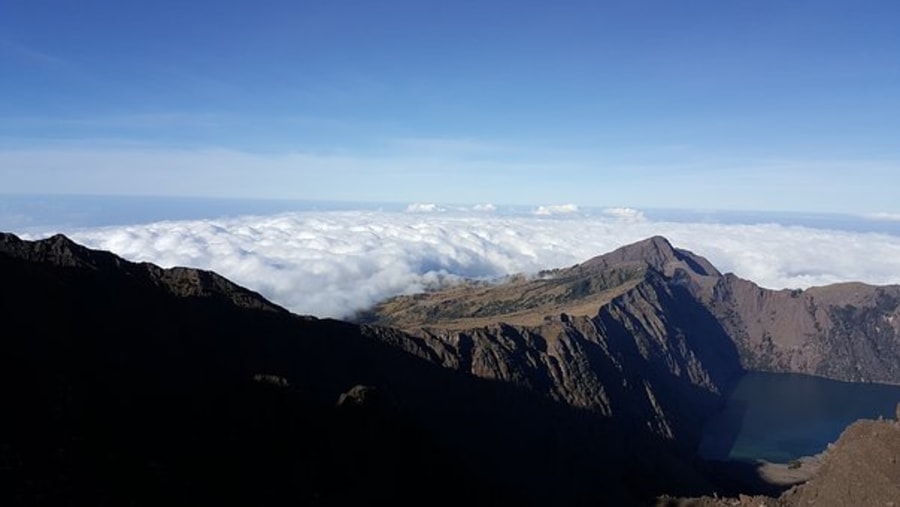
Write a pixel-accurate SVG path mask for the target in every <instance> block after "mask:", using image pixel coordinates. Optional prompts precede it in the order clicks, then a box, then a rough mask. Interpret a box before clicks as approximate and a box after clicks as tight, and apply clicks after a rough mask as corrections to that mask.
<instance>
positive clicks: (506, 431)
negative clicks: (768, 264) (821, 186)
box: [0, 234, 898, 505]
mask: <svg viewBox="0 0 900 507" xmlns="http://www.w3.org/2000/svg"><path fill="white" fill-rule="evenodd" d="M0 273H2V275H3V276H4V281H5V283H4V284H3V286H2V287H0V315H2V316H3V318H4V323H5V324H6V325H7V326H8V328H9V329H13V330H17V331H15V332H12V333H9V334H8V335H7V336H6V337H5V338H4V340H3V341H2V343H3V347H4V351H3V352H4V354H2V355H0V372H2V382H0V388H2V390H3V394H4V396H5V397H6V399H10V400H12V401H11V404H10V405H9V406H10V412H9V413H10V414H11V417H8V418H6V419H5V420H3V421H0V426H2V430H3V431H0V437H3V435H6V438H5V440H3V441H0V463H5V464H7V465H4V466H5V467H6V468H4V470H7V471H9V470H11V471H12V472H8V473H12V474H13V475H14V476H15V477H17V478H21V482H18V484H19V487H18V488H14V489H12V490H9V494H11V495H13V497H12V499H13V500H15V499H16V498H18V499H19V500H17V501H16V502H12V503H14V504H15V503H23V500H22V499H26V500H27V499H31V500H34V499H36V498H38V497H40V496H41V495H44V497H47V495H48V492H49V494H50V495H51V497H52V498H57V499H58V500H59V499H62V498H66V496H65V495H69V497H71V495H73V494H74V495H75V497H76V498H80V499H82V500H84V501H85V503H94V504H97V503H100V504H103V503H114V504H117V503H123V502H125V503H137V504H142V503H146V504H153V503H161V502H162V503H172V501H173V500H175V499H177V498H182V499H183V498H189V499H191V500H192V501H194V502H195V503H196V502H197V501H203V500H210V499H219V500H222V501H226V500H233V499H237V500H239V503H248V504H249V503H253V504H260V503H263V504H278V503H281V502H282V501H284V500H285V499H293V500H294V501H298V500H303V501H314V502H325V503H328V502H331V503H334V502H338V503H341V502H345V501H357V502H358V501H360V500H362V499H364V498H366V499H369V500H371V498H378V499H383V500H386V501H387V500H396V499H411V498H421V496H420V495H422V494H426V495H434V494H435V492H437V491H445V490H446V486H445V484H446V483H447V481H449V482H450V483H453V484H457V485H458V488H457V489H456V490H454V491H455V493H451V492H448V493H447V494H445V495H443V498H442V500H443V501H442V502H439V503H447V504H452V503H457V502H460V501H468V500H471V498H491V499H494V501H500V502H510V501H515V502H517V503H525V504H547V503H556V504H568V505H576V504H593V503H597V502H600V501H606V502H610V503H618V504H647V503H650V502H652V500H653V498H655V497H656V496H657V495H660V494H663V493H668V494H675V495H685V496H689V495H702V494H709V493H713V492H723V491H726V490H724V489H722V487H720V486H717V485H716V484H717V483H716V478H715V477H711V476H709V475H707V474H706V472H705V471H704V470H705V469H704V468H703V467H701V466H698V464H697V463H696V462H695V461H694V454H693V453H694V451H695V449H696V444H697V441H698V438H699V429H700V427H701V426H702V423H703V422H704V421H705V419H706V418H708V416H709V415H711V414H712V413H714V412H715V411H716V410H718V408H719V407H721V405H722V402H723V399H724V398H723V396H724V394H725V393H727V392H728V390H729V389H730V387H731V385H733V383H734V382H735V380H736V379H737V378H738V377H739V376H740V375H741V374H742V373H743V371H744V369H745V368H746V367H747V366H748V365H749V366H753V365H754V364H756V363H754V361H756V362H757V363H759V364H761V365H762V366H763V367H771V368H773V369H774V368H779V367H785V368H800V367H803V368H812V367H814V366H816V365H822V364H825V365H827V366H829V367H830V368H832V370H833V371H834V372H836V374H845V373H846V372H847V371H857V372H858V371H861V370H860V366H861V365H862V366H865V365H866V364H869V363H866V362H865V361H869V362H870V363H871V364H873V365H875V369H874V370H873V372H874V374H871V375H870V376H875V374H878V375H881V374H886V375H890V374H892V370H890V369H889V368H888V367H889V359H890V357H891V356H890V352H892V351H893V352H896V350H897V348H896V345H895V344H894V342H893V341H892V340H894V339H895V338H896V336H895V335H894V334H891V333H892V331H889V329H893V327H885V326H884V324H883V323H889V324H891V325H892V324H893V322H894V321H896V320H898V319H894V321H891V320H890V319H891V318H892V317H893V316H895V315H896V312H897V308H896V307H897V305H896V301H895V300H894V299H892V298H893V297H894V291H895V290H896V288H895V287H893V286H888V287H883V288H879V287H870V286H865V285H846V286H840V287H838V288H837V289H829V288H823V289H809V290H807V291H799V292H798V291H767V290H766V289H761V288H759V287H757V286H755V284H752V282H747V281H744V280H740V279H739V278H738V277H736V276H734V275H730V274H725V275H722V274H721V273H719V272H718V271H717V270H715V268H714V267H713V266H712V265H711V264H709V263H708V261H706V260H705V259H703V258H702V257H699V256H696V255H695V254H692V253H691V252H688V251H686V250H680V249H676V248H674V247H672V245H671V244H670V243H669V242H668V241H667V240H665V239H664V238H661V237H654V238H649V239H648V240H645V241H644V242H639V243H638V244H635V245H628V246H626V247H623V248H621V249H618V250H616V251H615V252H611V253H610V254H607V255H606V256H598V257H596V258H594V259H591V260H589V261H587V262H585V263H582V264H580V265H576V266H573V267H570V268H565V269H561V270H553V271H552V272H547V273H544V274H542V275H540V276H537V277H534V278H525V277H517V278H513V279H511V280H510V281H509V282H508V285H507V286H506V287H504V286H502V285H484V284H472V285H471V286H464V287H462V288H457V289H456V290H457V291H458V292H456V293H451V296H452V297H449V298H447V297H446V296H447V293H440V292H438V293H429V294H425V295H424V296H422V295H420V296H407V297H404V298H398V299H396V300H394V301H393V302H394V303H396V302H397V301H400V302H402V303H403V305H406V306H403V305H398V308H400V309H408V310H410V311H408V312H407V313H403V312H398V313H397V314H396V315H397V316H398V317H396V316H395V318H397V319H398V321H400V322H402V323H403V325H401V326H399V329H397V328H394V327H386V326H383V325H379V323H378V320H377V319H375V322H374V323H369V324H364V325H355V324H352V323H346V322H340V321H334V320H328V319H325V320H319V319H315V318H313V317H301V316H296V315H293V314H291V313H289V312H287V311H286V310H284V309H283V308H281V307H279V306H277V305H275V304H273V303H270V302H268V301H267V300H265V298H263V297H262V296H260V295H259V294H257V293H255V292H253V291H249V290H247V289H243V288H242V287H239V286H237V285H235V284H232V283H231V282H228V281H227V280H226V279H224V278H222V277H219V276H218V275H215V274H214V273H211V272H204V271H200V270H194V269H190V268H173V269H162V268H159V267H157V266H154V265H152V264H148V263H132V262H129V261H126V260H123V259H120V258H118V257H116V256H115V255H113V254H110V253H108V252H98V251H95V250H90V249H87V248H84V247H81V246H80V245H77V244H75V243H73V242H71V241H69V240H68V239H66V238H65V237H62V236H54V237H52V238H48V239H46V240H40V241H23V240H20V239H19V238H17V237H15V236H14V235H11V234H4V235H2V236H0ZM492 291H500V292H498V293H497V294H500V295H501V296H503V297H501V298H497V297H495V296H496V294H495V293H493V292H492ZM504 291H505V292H504ZM472 294H475V295H476V296H478V295H480V296H479V297H481V298H482V299H478V297H474V298H472V299H470V300H467V299H466V298H467V297H470V296H472ZM807 294H808V295H809V297H810V298H812V299H807ZM442 298H443V299H442ZM492 298H493V299H499V300H500V301H501V302H503V303H504V305H506V306H504V305H499V306H495V307H494V310H492V311H483V312H482V313H481V314H478V315H474V316H472V315H467V314H470V313H474V312H472V309H477V308H479V307H481V306H480V305H481V303H482V302H487V301H489V300H491V299H492ZM504 298H505V299H504ZM448 300H449V301H451V303H450V304H444V303H443V302H444V301H448ZM784 301H787V302H790V301H794V302H795V303H788V306H786V307H784V308H787V309H788V310H791V311H793V312H795V313H791V312H790V311H787V310H785V309H784V308H782V306H783V304H784V303H783V302H784ZM811 301H812V302H814V303H815V305H813V306H815V308H814V311H812V312H811V313H810V312H809V310H810V308H811V305H810V302H811ZM390 303H391V302H390V301H389V302H388V305H389V304H390ZM432 303H437V304H432ZM791 304H794V305H795V306H790V305H791ZM772 307H777V308H776V310H778V312H776V316H775V317H772V318H770V317H769V315H768V313H765V311H768V310H769V309H770V308H772ZM382 308H383V307H382ZM547 309H549V310H551V312H550V313H544V311H545V310H547ZM573 309H574V310H576V311H573ZM800 309H806V311H807V313H808V319H809V322H811V323H812V324H808V323H807V321H802V322H801V324H802V326H801V329H805V328H806V327H808V326H812V328H813V329H815V326H814V324H815V323H819V327H820V329H819V331H820V333H819V334H813V335H812V336H801V339H799V340H798V341H796V342H790V341H788V340H787V339H786V338H784V337H783V336H782V334H777V335H772V334H771V332H772V331H773V330H777V329H780V328H779V327H778V326H784V329H782V330H781V331H779V333H782V332H783V333H787V332H788V331H790V330H791V328H790V327H789V326H787V325H786V324H785V322H793V321H794V320H795V319H794V317H796V315H802V314H799V313H797V312H799V311H800ZM509 310H511V311H509ZM751 310H752V311H751ZM760 311H764V313H765V315H762V316H759V315H760V314H759V312H760ZM454 312H455V313H454ZM504 312H505V313H504ZM754 312H757V313H754ZM448 315H455V317H448ZM507 315H514V316H517V318H522V319H524V320H526V321H527V322H525V323H523V322H512V323H510V322H504V318H505V316H507ZM755 316H759V321H758V322H757V321H755V320H752V319H754V318H755ZM763 317H765V318H763ZM873 317H874V320H873ZM416 319H419V320H416ZM423 319H424V320H423ZM427 319H431V320H427ZM454 319H455V320H454ZM467 319H468V320H467ZM473 319H474V320H477V322H478V324H479V325H476V326H469V327H467V324H468V323H471V322H473V321H474V320H473ZM529 319H530V320H529ZM879 319H880V320H879ZM426 320H427V324H428V325H423V326H418V325H417V323H420V322H424V321H426ZM448 321H449V322H451V324H452V325H441V323H442V322H444V323H445V322H448ZM866 323H869V324H871V325H867V324H866ZM23 330H24V331H23ZM766 332H768V333H770V335H769V340H768V341H767V342H764V343H771V344H772V345H770V346H769V349H764V350H763V351H762V352H767V353H768V354H769V355H768V356H766V355H762V352H760V351H759V346H758V342H759V340H758V337H759V336H760V335H761V334H762V333H766ZM741 333H743V334H741ZM821 336H824V337H825V338H828V339H829V340H830V341H829V340H821V347H822V348H821V354H822V355H823V357H826V358H829V360H828V361H827V362H824V363H822V362H820V363H811V362H809V361H807V362H805V363H804V362H800V361H799V360H796V359H795V356H794V355H791V352H792V351H794V350H795V349H797V350H804V349H803V347H804V346H805V344H806V343H808V342H809V341H810V340H816V339H819V338H820V337H821ZM841 340H843V342H842V341H841ZM832 342H837V343H844V342H848V343H850V345H848V346H849V347H851V351H852V352H853V354H851V355H849V356H848V355H844V356H840V357H843V358H844V359H846V358H847V357H849V358H850V359H848V360H846V361H843V362H842V361H841V360H839V359H840V357H838V358H831V357H830V356H829V355H828V354H839V353H840V351H838V352H833V351H832V349H829V348H828V347H829V346H832V345H833V343H832ZM852 347H856V348H852ZM878 347H880V348H878ZM770 349H771V350H770ZM885 351H887V352H885ZM876 352H877V353H876ZM779 354H780V355H779ZM804 354H806V355H804V356H802V357H803V358H808V357H810V355H809V353H807V352H804ZM885 357H886V358H888V360H885V359H884V358H885ZM859 358H862V359H859ZM792 360H793V361H794V362H791V361H792ZM860 361H863V362H860ZM878 361H881V362H880V363H879V362H878ZM798 365H799V366H798ZM879 365H881V366H880V367H881V368H882V370H879V369H878V367H879ZM832 370H829V371H832ZM392 456H394V457H392ZM260 460H262V461H260ZM266 460H269V463H267V462H266ZM243 463H253V464H255V465H254V466H253V467H248V466H247V465H244V464H243ZM198 467H205V468H206V469H207V470H206V471H205V472H203V473H200V474H199V475H198V472H197V471H198ZM223 479H224V480H225V482H224V483H223V482H222V481H223ZM129 484H131V485H132V486H134V487H136V488H137V489H134V490H131V489H129V487H128V486H127V485H129ZM223 484H224V485H225V486H223ZM340 484H343V486H338V485H340ZM135 485H137V486H135ZM123 488H125V489H123ZM261 490H267V491H269V492H270V493H268V496H267V497H266V498H261V497H259V496H258V495H259V491H261ZM134 491H151V492H152V494H151V495H149V496H145V497H144V498H143V499H141V498H138V497H135V496H134ZM53 495H56V496H53ZM60 495H62V496H60ZM179 495H180V496H179ZM316 499H318V500H316ZM25 503H28V502H25ZM50 503H54V502H50ZM56 503H62V502H56Z"/></svg>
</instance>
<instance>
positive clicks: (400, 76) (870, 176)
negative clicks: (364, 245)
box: [0, 0, 900, 214]
mask: <svg viewBox="0 0 900 507" xmlns="http://www.w3.org/2000/svg"><path fill="white" fill-rule="evenodd" d="M898 189H900V2H897V1H896V0H884V1H869V0H846V1H834V0H814V1H807V0H790V1H785V0H777V1H769V0H656V1H650V0H622V1H599V0H595V1H554V2H550V1H542V2H533V1H526V0H516V1H489V0H481V1H467V0H459V1H447V0H441V1H429V0H410V1H393V0H381V1H371V0H366V1H342V0H323V1H318V0H305V1H297V0H293V1H278V0H270V1H264V2H259V1H256V2H250V1H233V0H232V1H230V0H215V1H213V0H193V1H184V0H179V1H168V0H155V1H152V2H149V1H137V0H80V1H77V2H75V1H69V0H53V1H50V0H4V1H3V2H0V192H14V193H76V194H126V195H127V194H143V195H187V196H220V197H221V196H233V197H278V198H297V199H322V200H365V201H409V202H456V203H478V202H493V203H498V204H547V203H575V204H579V205H587V206H592V205H596V206H606V205H608V206H635V207H676V208H710V209H761V210H801V211H838V212H860V213H886V214H897V213H900V199H898V198H897V195H898Z"/></svg>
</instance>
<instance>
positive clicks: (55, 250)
mask: <svg viewBox="0 0 900 507" xmlns="http://www.w3.org/2000/svg"><path fill="white" fill-rule="evenodd" d="M0 255H5V256H6V257H9V258H13V259H19V260H22V261H28V262H36V263H40V264H47V265H51V266H56V267H61V268H79V269H89V270H92V271H100V272H121V273H124V274H127V275H129V276H130V277H131V280H132V281H136V282H139V283H149V284H151V285H153V286H156V287H160V288H162V289H163V290H165V291H166V292H168V293H170V294H172V295H175V296H179V297H208V298H218V299H223V300H228V301H231V302H232V303H234V304H236V305H238V306H241V307H245V308H257V309H266V310H275V311H281V312H284V311H286V310H284V309H283V308H281V307H279V306H277V305H275V304H272V303H271V302H269V301H267V300H266V299H265V298H264V297H263V296H262V295H260V294H258V293H256V292H254V291H251V290H248V289H245V288H243V287H240V286H238V285H236V284H234V283H232V282H230V281H228V280H227V279H225V278H224V277H222V276H220V275H218V274H216V273H213V272H211V271H204V270H200V269H193V268H183V267H174V268H169V269H163V268H160V267H159V266H156V265H154V264H150V263H146V262H143V263H134V262H130V261H127V260H125V259H122V258H121V257H118V256H116V255H115V254H113V253H111V252H107V251H103V250H92V249H90V248H87V247H85V246H82V245H79V244H78V243H75V242H74V241H72V240H71V239H69V238H67V237H66V236H64V235H62V234H55V235H53V236H50V237H49V238H45V239H41V240H37V241H29V240H23V239H21V238H19V237H17V236H16V235H14V234H9V233H0Z"/></svg>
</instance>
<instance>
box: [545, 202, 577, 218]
mask: <svg viewBox="0 0 900 507" xmlns="http://www.w3.org/2000/svg"><path fill="white" fill-rule="evenodd" d="M573 213H578V206H576V205H574V204H549V205H547V206H538V207H537V209H536V210H534V214H535V215H538V216H545V217H546V216H551V215H571V214H573Z"/></svg>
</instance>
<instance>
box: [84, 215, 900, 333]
mask: <svg viewBox="0 0 900 507" xmlns="http://www.w3.org/2000/svg"><path fill="white" fill-rule="evenodd" d="M654 234H661V235H664V236H666V237H668V238H669V239H670V240H671V241H672V242H673V244H674V245H675V246H677V247H680V248H686V249H688V250H691V251H693V252H695V253H697V254H699V255H703V256H705V257H707V258H708V259H709V260H710V261H712V262H713V264H715V265H716V266H717V267H718V268H719V269H720V270H721V271H723V272H728V271H731V272H734V273H736V274H738V275H739V276H741V277H744V278H748V279H750V280H753V281H755V282H757V283H759V284H761V285H763V286H764V287H769V288H797V287H800V288H806V287H809V286H812V285H822V284H828V283H834V282H840V281H849V280H859V281H864V282H868V283H875V284H887V283H900V237H898V236H895V235H887V234H872V233H856V232H846V231H832V230H823V229H812V228H805V227H796V226H783V225H778V224H762V225H724V224H715V223H712V224H711V223H675V222H662V221H652V220H648V219H646V218H644V217H643V215H642V214H641V213H640V212H639V211H637V210H621V209H618V210H615V209H614V210H611V211H609V212H606V213H601V214H600V215H598V216H593V217H588V216H582V215H579V214H574V215H573V214H567V213H563V214H562V215H553V216H527V215H525V216H503V215H497V214H492V213H489V214H485V213H483V212H476V211H469V212H443V213H424V214H423V213H405V212H385V211H342V212H297V213H285V214H278V215H271V216H246V217H240V218H229V219H220V220H192V221H178V222H174V221H173V222H157V223H151V224H144V225H133V226H127V227H107V228H94V229H82V230H76V231H69V235H70V236H71V237H72V238H73V239H75V240H76V241H79V242H81V243H84V244H87V245H89V246H92V247H95V248H101V249H106V250H111V251H113V252H115V253H117V254H119V255H122V256H123V257H125V258H128V259H131V260H135V261H150V262H154V263H156V264H159V265H161V266H164V267H171V266H175V265H182V266H191V267H197V268H202V269H211V270H214V271H216V272H218V273H221V274H222V275H224V276H226V277H228V278H230V279H232V280H234V281H235V282H237V283H239V284H241V285H244V286H247V287H250V288H252V289H254V290H256V291H259V292H260V293H262V294H264V295H265V296H266V297H268V298H270V299H272V300H273V301H275V302H277V303H279V304H281V305H283V306H286V307H287V308H289V309H291V310H293V311H295V312H297V313H301V314H312V315H317V316H322V317H326V316H327V317H347V316H350V315H352V314H353V313H354V312H355V311H357V310H361V309H365V308H367V307H369V306H371V305H372V304H374V303H376V302H378V301H379V300H382V299H384V298H386V297H389V296H393V295H396V294H400V293H410V292H415V291H421V290H423V289H424V288H426V287H428V286H430V285H433V284H439V283H444V282H448V281H452V280H457V279H459V278H465V277H479V278H491V277H497V276H502V275H505V274H510V273H517V272H531V273H533V272H537V271H539V270H541V269H546V268H554V267H563V266H569V265H572V264H575V263H578V262H582V261H584V260H586V259H589V258H591V257H593V256H596V255H599V254H602V253H605V252H608V251H610V250H613V249H615V248H617V247H619V246H621V245H624V244H627V243H631V242H634V241H638V240H641V239H644V238H646V237H648V236H651V235H654Z"/></svg>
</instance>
